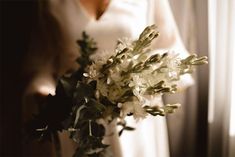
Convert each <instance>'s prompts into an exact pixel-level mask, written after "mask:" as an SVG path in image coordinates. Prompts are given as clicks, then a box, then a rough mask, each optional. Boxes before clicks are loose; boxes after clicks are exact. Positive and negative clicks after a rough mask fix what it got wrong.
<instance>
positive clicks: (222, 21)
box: [208, 0, 235, 157]
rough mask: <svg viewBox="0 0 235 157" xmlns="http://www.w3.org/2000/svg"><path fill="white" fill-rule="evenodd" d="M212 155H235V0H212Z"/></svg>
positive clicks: (210, 37) (210, 135)
mask: <svg viewBox="0 0 235 157" xmlns="http://www.w3.org/2000/svg"><path fill="white" fill-rule="evenodd" d="M208 4H209V30H210V31H209V44H210V90H209V93H210V95H209V96H210V97H209V116H208V122H209V130H208V131H209V136H208V141H209V145H208V148H209V151H208V156H211V157H216V156H218V157H232V156H235V150H234V148H235V126H234V125H235V117H234V115H235V100H234V95H235V76H234V75H235V64H234V61H235V54H234V53H235V1H234V0H209V3H208Z"/></svg>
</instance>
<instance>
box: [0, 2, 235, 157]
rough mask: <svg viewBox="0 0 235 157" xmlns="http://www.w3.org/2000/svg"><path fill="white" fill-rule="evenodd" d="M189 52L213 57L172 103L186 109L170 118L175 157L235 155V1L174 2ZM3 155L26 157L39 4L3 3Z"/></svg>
mask: <svg viewBox="0 0 235 157" xmlns="http://www.w3.org/2000/svg"><path fill="white" fill-rule="evenodd" d="M170 4H171V7H172V11H173V14H174V17H175V19H176V22H177V25H178V28H179V31H180V34H181V37H182V39H183V41H184V44H185V46H186V48H187V49H188V50H189V52H192V53H197V54H198V55H200V56H202V55H207V56H209V65H208V66H202V67H199V68H198V70H197V72H196V73H195V74H194V78H195V85H194V86H193V87H190V88H189V89H187V91H185V92H181V93H179V94H177V95H175V96H166V97H165V98H164V99H165V101H166V102H171V101H173V100H174V102H176V101H178V102H180V103H182V107H181V109H179V110H178V111H177V112H176V113H175V114H173V115H169V116H168V117H167V119H168V130H169V142H170V152H171V156H172V157H233V156H235V99H234V96H235V64H234V61H235V0H177V1H176V0H170ZM0 5H1V19H0V23H1V24H0V25H1V56H0V58H1V75H0V81H1V91H0V92H1V108H0V112H1V113H0V120H1V123H0V128H1V129H0V142H1V143H0V149H1V150H0V151H1V154H0V155H1V156H9V157H10V156H19V157H20V156H22V148H21V144H22V142H23V139H22V136H21V131H22V123H21V106H22V104H21V102H22V100H21V98H22V91H23V88H24V84H25V82H26V80H23V79H22V78H23V77H22V76H21V70H20V69H21V66H22V63H23V62H24V60H23V58H24V57H25V55H26V52H27V50H28V44H29V38H30V32H31V30H32V28H33V27H34V26H35V24H36V20H35V19H36V18H35V17H36V13H37V6H36V3H35V1H33V0H31V1H30V0H22V1H16V0H15V1H13V0H10V1H6V0H5V1H1V3H0Z"/></svg>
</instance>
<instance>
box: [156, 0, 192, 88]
mask: <svg viewBox="0 0 235 157" xmlns="http://www.w3.org/2000/svg"><path fill="white" fill-rule="evenodd" d="M154 16H155V23H156V24H157V26H158V29H159V32H160V36H159V37H158V39H157V40H156V43H155V45H154V49H155V50H156V51H160V52H162V51H163V52H167V51H169V50H170V51H173V52H175V53H178V54H179V56H180V57H181V58H185V57H187V56H188V55H189V53H188V51H187V50H186V48H185V46H184V44H183V42H182V40H181V37H180V35H179V31H178V28H177V25H176V22H175V19H174V17H173V14H172V11H171V8H170V4H169V2H168V0H155V15H154ZM193 83H194V81H193V79H192V77H191V75H184V76H183V77H181V81H180V82H179V86H178V87H180V90H182V89H185V88H187V87H188V86H190V85H192V84H193Z"/></svg>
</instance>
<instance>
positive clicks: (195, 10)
mask: <svg viewBox="0 0 235 157" xmlns="http://www.w3.org/2000/svg"><path fill="white" fill-rule="evenodd" d="M170 3H171V8H172V10H173V14H174V17H175V20H176V22H177V25H178V29H179V32H180V35H181V38H182V40H183V42H184V45H185V47H186V48H187V50H188V51H189V53H196V54H198V55H199V56H203V55H207V56H208V41H207V39H208V30H207V26H208V25H207V0H177V1H174V0H170ZM194 79H195V84H194V85H193V86H192V87H190V88H188V89H187V90H185V91H184V92H181V93H179V94H175V95H173V96H171V95H169V96H167V97H165V102H166V103H167V102H179V103H181V104H182V106H181V108H180V109H178V110H177V111H176V113H174V114H172V115H169V116H168V117H167V119H168V132H169V143H170V152H171V156H172V157H182V156H190V157H194V156H195V157H196V156H200V157H201V156H205V155H206V152H207V150H206V147H207V146H206V137H207V104H208V66H202V67H199V68H198V70H197V72H195V73H194Z"/></svg>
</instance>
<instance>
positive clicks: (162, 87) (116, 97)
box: [27, 25, 207, 157]
mask: <svg viewBox="0 0 235 157" xmlns="http://www.w3.org/2000/svg"><path fill="white" fill-rule="evenodd" d="M158 35H159V33H158V32H157V31H156V26H155V25H152V26H148V27H147V28H146V29H145V30H144V31H143V32H142V33H141V34H140V36H139V38H138V40H135V41H129V40H119V41H118V43H117V46H116V49H115V53H112V54H114V55H112V56H111V57H109V58H107V59H104V58H102V59H98V60H96V61H93V60H91V59H90V55H92V54H94V53H95V52H96V50H97V47H96V43H95V41H94V40H93V39H92V38H90V37H89V36H88V35H87V34H86V33H83V38H82V39H81V40H78V41H77V43H78V45H79V47H80V52H81V57H79V58H78V59H77V62H78V64H79V65H80V69H79V70H77V71H76V72H74V73H72V74H69V75H65V76H63V77H61V78H60V79H59V80H58V84H57V88H56V94H55V95H54V96H52V95H48V97H47V98H46V100H45V102H44V104H43V106H42V108H41V110H40V112H39V114H38V115H35V116H34V118H33V119H32V120H31V121H30V123H29V125H28V127H27V128H28V132H29V135H30V137H34V138H35V137H36V138H39V139H41V140H45V139H51V138H53V137H55V135H56V133H57V132H58V131H63V130H67V131H69V132H70V137H71V139H72V140H74V141H75V142H77V143H78V148H77V150H76V152H75V153H74V157H89V156H92V157H93V156H94V157H96V156H97V157H101V156H102V155H103V154H104V153H105V150H106V148H107V147H108V145H106V144H105V143H103V142H102V141H103V139H104V137H105V132H106V130H105V125H108V124H109V123H111V122H113V121H115V122H116V123H117V125H120V126H121V128H122V129H121V130H120V132H119V135H121V134H122V132H123V131H124V130H134V128H132V127H130V126H128V125H127V124H126V122H125V117H126V116H133V117H134V118H135V119H136V120H139V119H144V118H145V117H146V116H147V115H152V116H157V115H159V116H164V115H166V114H168V113H173V112H174V110H175V109H177V108H178V107H179V106H180V104H177V103H175V104H165V105H161V102H160V101H159V102H156V101H154V102H153V101H151V99H153V98H156V97H159V100H161V97H162V95H164V94H166V93H172V94H173V93H175V92H177V82H178V81H179V80H180V77H181V76H182V75H184V74H186V73H192V72H193V70H194V68H195V66H197V65H202V64H205V63H207V57H197V56H196V55H191V56H189V57H187V58H185V59H181V58H179V57H178V55H177V54H174V53H173V54H170V53H162V54H159V53H153V52H152V51H151V50H150V49H149V47H150V44H151V42H152V41H153V40H154V39H155V38H156V37H157V36H158ZM153 103H154V104H153Z"/></svg>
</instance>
